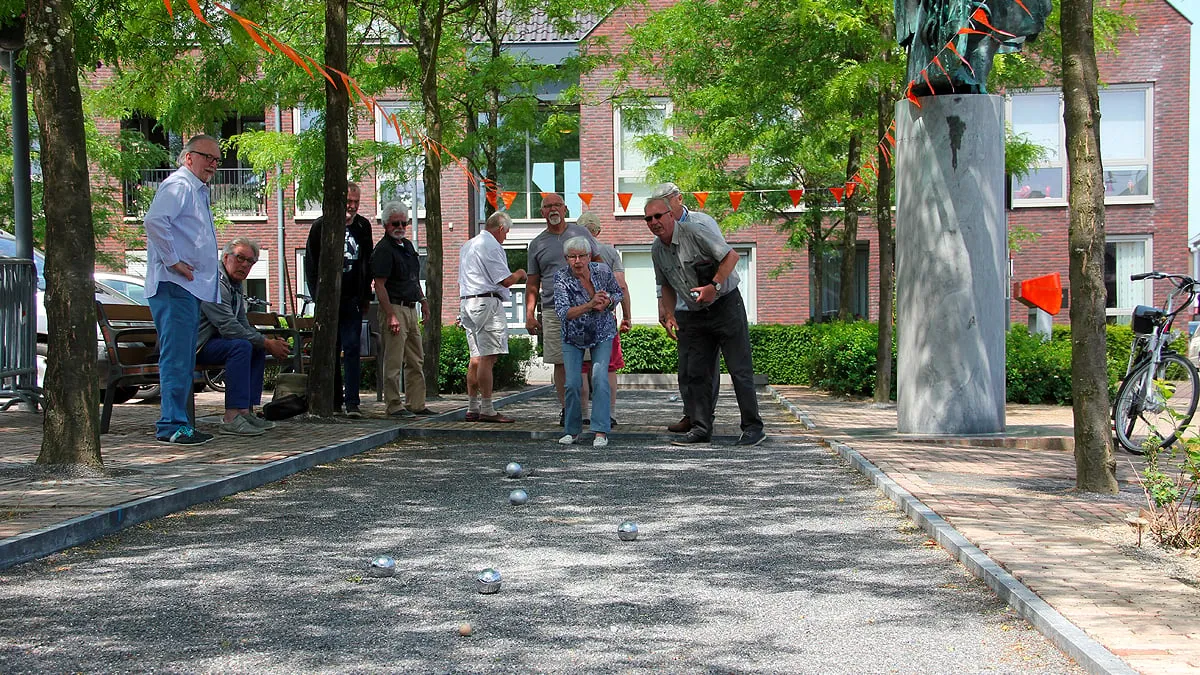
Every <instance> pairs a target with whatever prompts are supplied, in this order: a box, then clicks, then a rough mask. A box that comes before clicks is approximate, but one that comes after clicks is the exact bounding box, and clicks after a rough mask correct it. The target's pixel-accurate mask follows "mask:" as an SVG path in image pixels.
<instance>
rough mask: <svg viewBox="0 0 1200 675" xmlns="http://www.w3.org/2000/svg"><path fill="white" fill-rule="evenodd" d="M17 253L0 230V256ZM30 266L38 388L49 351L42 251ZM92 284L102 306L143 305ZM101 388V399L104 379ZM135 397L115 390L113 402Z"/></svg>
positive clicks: (100, 343) (101, 358)
mask: <svg viewBox="0 0 1200 675" xmlns="http://www.w3.org/2000/svg"><path fill="white" fill-rule="evenodd" d="M16 254H17V240H16V237H14V236H13V235H11V234H9V233H8V232H5V231H3V230H0V257H7V258H12V257H16ZM33 267H34V269H35V270H36V271H37V299H36V303H37V342H38V344H37V367H38V374H37V386H38V387H41V386H42V383H43V380H44V378H45V375H46V356H47V354H48V352H49V349H48V342H49V340H48V336H49V329H48V327H47V321H46V305H45V297H46V276H45V267H46V256H45V255H44V254H43V253H42V252H41V251H38V250H37V249H34V251H33ZM121 276H125V275H121ZM131 278H136V277H131ZM93 283H94V284H95V293H96V299H97V300H99V301H100V302H104V303H108V304H121V305H136V304H142V303H138V302H136V301H134V300H133V299H132V298H130V297H129V296H127V295H125V294H124V293H121V292H120V291H118V290H116V289H114V288H111V287H109V286H107V285H106V284H104V283H102V282H100V281H99V280H94V281H93ZM143 287H144V284H143ZM99 330H100V329H99V327H97V328H96V358H97V361H98V364H99V367H100V370H101V372H103V371H104V370H106V369H107V368H108V354H107V353H106V352H105V350H104V340H103V339H102V338H101V337H100V335H99ZM100 386H101V396H103V394H104V390H103V386H104V381H103V379H101V381H100ZM137 396H139V390H138V387H122V388H121V389H120V390H118V391H117V393H116V397H115V399H114V400H115V401H116V402H117V403H125V402H126V401H128V400H130V399H132V398H136V397H137Z"/></svg>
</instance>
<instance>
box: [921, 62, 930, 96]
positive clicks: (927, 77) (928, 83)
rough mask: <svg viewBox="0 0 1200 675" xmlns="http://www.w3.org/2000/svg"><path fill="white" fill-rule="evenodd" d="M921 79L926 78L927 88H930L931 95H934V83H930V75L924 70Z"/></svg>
mask: <svg viewBox="0 0 1200 675" xmlns="http://www.w3.org/2000/svg"><path fill="white" fill-rule="evenodd" d="M921 77H923V78H925V86H926V87H929V93H930V94H933V83H932V82H930V81H929V73H927V72H925V69H924V68H922V69H921Z"/></svg>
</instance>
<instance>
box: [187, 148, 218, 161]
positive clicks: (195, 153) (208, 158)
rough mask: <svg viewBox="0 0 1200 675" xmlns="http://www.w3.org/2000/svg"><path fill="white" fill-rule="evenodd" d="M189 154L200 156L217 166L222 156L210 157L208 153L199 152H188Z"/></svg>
mask: <svg viewBox="0 0 1200 675" xmlns="http://www.w3.org/2000/svg"><path fill="white" fill-rule="evenodd" d="M188 152H190V153H192V154H193V155H200V156H201V157H203V158H204V159H207V160H208V161H209V163H212V164H216V163H217V162H219V161H221V156H220V155H210V154H208V153H207V152H200V151H199V150H188Z"/></svg>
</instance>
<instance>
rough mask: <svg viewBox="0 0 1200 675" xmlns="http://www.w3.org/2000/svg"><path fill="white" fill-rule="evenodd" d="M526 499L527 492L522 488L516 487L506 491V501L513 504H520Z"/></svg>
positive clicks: (527, 496) (527, 497) (527, 498)
mask: <svg viewBox="0 0 1200 675" xmlns="http://www.w3.org/2000/svg"><path fill="white" fill-rule="evenodd" d="M527 501H529V493H528V492H526V491H524V490H520V489H517V490H513V491H512V492H510V493H508V503H510V504H512V505H513V506H520V505H522V504H524V503H525V502H527Z"/></svg>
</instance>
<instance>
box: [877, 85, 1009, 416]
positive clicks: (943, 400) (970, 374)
mask: <svg viewBox="0 0 1200 675" xmlns="http://www.w3.org/2000/svg"><path fill="white" fill-rule="evenodd" d="M920 102H921V106H922V107H920V108H917V107H916V106H914V105H912V104H911V103H909V102H908V101H906V100H904V101H900V102H899V103H897V104H896V154H895V158H896V164H895V166H896V324H897V325H896V333H897V338H898V348H897V370H898V373H897V379H896V384H897V405H896V409H897V413H898V425H897V426H898V430H899V431H900V432H902V433H912V434H954V435H960V434H989V433H1000V432H1003V431H1004V398H1005V386H1004V365H1005V363H1004V362H1005V356H1004V343H1005V327H1006V325H1007V322H1008V307H1007V303H1006V301H1005V290H1006V286H1007V282H1008V279H1007V274H1008V267H1007V261H1008V238H1007V232H1006V222H1005V213H1004V180H1005V178H1004V99H1002V98H1001V97H999V96H988V95H982V94H973V95H962V96H954V95H951V96H933V97H926V98H922V99H920Z"/></svg>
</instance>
